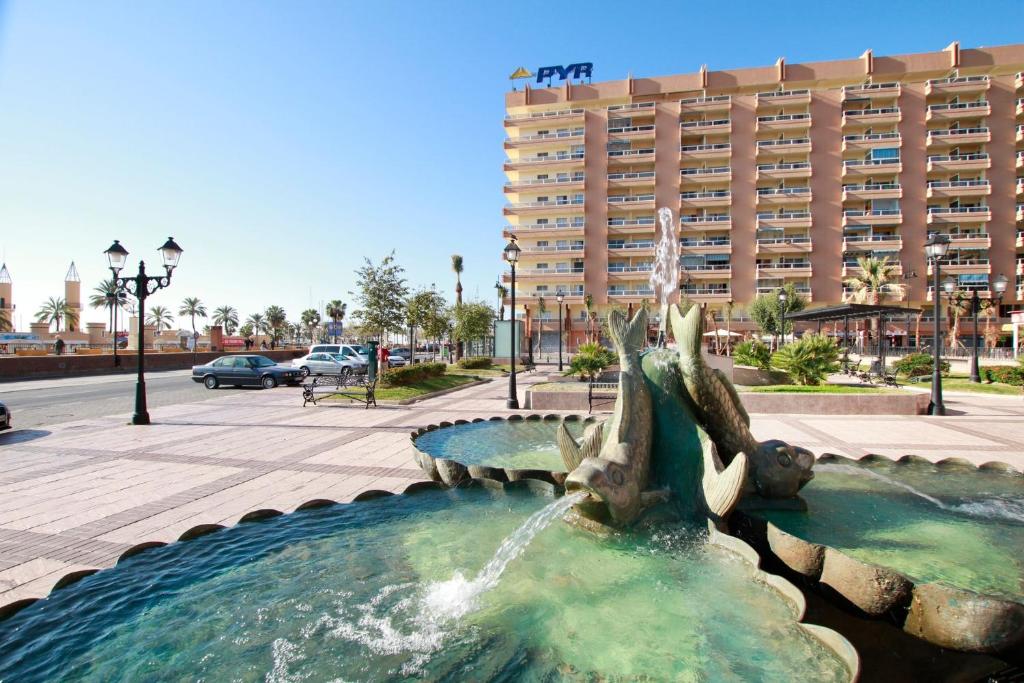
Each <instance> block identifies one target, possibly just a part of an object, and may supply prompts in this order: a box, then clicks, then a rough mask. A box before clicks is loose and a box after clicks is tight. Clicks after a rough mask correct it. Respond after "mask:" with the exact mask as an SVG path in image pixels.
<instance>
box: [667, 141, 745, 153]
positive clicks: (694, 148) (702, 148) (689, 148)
mask: <svg viewBox="0 0 1024 683" xmlns="http://www.w3.org/2000/svg"><path fill="white" fill-rule="evenodd" d="M731 148H732V145H730V144H729V143H728V142H716V143H714V144H705V145H682V146H681V147H680V148H679V151H680V152H707V151H711V150H719V149H720V150H726V149H731Z"/></svg>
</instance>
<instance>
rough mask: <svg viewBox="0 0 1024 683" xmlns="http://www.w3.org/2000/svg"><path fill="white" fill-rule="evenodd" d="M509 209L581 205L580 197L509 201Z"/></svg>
mask: <svg viewBox="0 0 1024 683" xmlns="http://www.w3.org/2000/svg"><path fill="white" fill-rule="evenodd" d="M506 206H508V208H510V209H535V208H540V207H544V206H583V200H582V199H549V200H547V201H533V202H509V203H508V204H507V205H506Z"/></svg>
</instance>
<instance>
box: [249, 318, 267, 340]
mask: <svg viewBox="0 0 1024 683" xmlns="http://www.w3.org/2000/svg"><path fill="white" fill-rule="evenodd" d="M245 324H246V325H249V326H251V327H252V333H253V334H255V335H257V336H258V335H261V334H266V332H267V319H266V318H265V317H263V314H262V313H253V314H252V315H250V316H249V317H248V319H246V321H245ZM254 341H255V340H254Z"/></svg>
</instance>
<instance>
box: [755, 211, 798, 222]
mask: <svg viewBox="0 0 1024 683" xmlns="http://www.w3.org/2000/svg"><path fill="white" fill-rule="evenodd" d="M757 217H758V219H763V220H773V219H778V220H786V219H790V218H810V217H811V212H810V211H778V212H775V211H760V212H758V214H757Z"/></svg>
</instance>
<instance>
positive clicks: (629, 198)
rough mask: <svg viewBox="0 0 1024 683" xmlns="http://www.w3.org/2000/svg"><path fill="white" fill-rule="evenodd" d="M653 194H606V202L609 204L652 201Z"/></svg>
mask: <svg viewBox="0 0 1024 683" xmlns="http://www.w3.org/2000/svg"><path fill="white" fill-rule="evenodd" d="M653 201H654V194H633V195H629V194H621V195H617V194H613V195H609V196H608V202H609V203H611V204H628V203H633V202H653Z"/></svg>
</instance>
